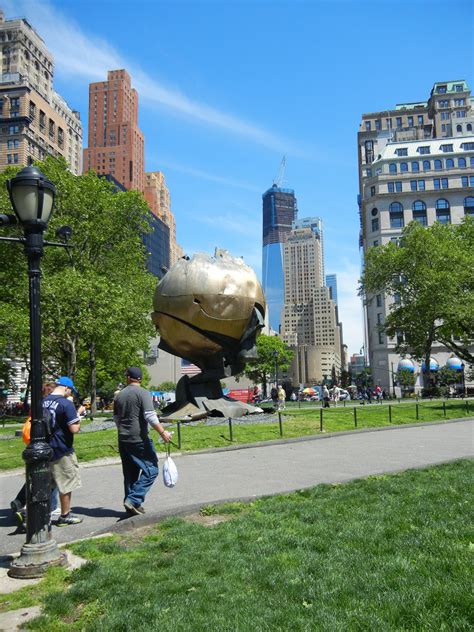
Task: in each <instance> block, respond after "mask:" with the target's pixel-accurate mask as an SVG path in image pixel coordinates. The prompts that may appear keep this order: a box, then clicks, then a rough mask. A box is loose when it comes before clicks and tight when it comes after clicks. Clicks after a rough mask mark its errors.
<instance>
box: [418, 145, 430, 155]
mask: <svg viewBox="0 0 474 632" xmlns="http://www.w3.org/2000/svg"><path fill="white" fill-rule="evenodd" d="M417 151H418V152H419V153H420V154H429V153H430V147H429V146H424V147H418V150H417Z"/></svg>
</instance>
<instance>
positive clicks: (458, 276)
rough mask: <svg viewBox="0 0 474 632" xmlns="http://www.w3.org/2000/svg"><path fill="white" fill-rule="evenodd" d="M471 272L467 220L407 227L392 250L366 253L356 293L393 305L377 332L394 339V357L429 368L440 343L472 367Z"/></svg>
mask: <svg viewBox="0 0 474 632" xmlns="http://www.w3.org/2000/svg"><path fill="white" fill-rule="evenodd" d="M473 270H474V219H473V218H470V217H466V218H465V219H464V220H463V221H462V222H461V224H456V225H452V224H441V223H439V222H435V223H434V224H433V225H432V226H429V227H424V226H422V225H421V224H419V223H417V222H411V223H410V224H409V225H408V226H407V227H406V228H405V229H404V231H403V234H402V237H401V239H400V241H399V243H398V244H395V243H393V242H390V243H388V244H385V245H383V246H378V247H374V248H370V249H369V250H368V252H367V254H366V258H365V270H364V275H363V277H362V279H361V288H360V291H361V293H362V294H363V295H365V296H366V297H367V296H369V295H372V296H373V295H376V294H380V293H385V294H386V295H388V296H391V297H392V298H393V299H394V302H393V303H392V305H391V306H390V313H389V314H387V315H386V318H385V322H384V323H383V325H382V326H381V328H382V329H383V331H384V332H385V333H386V334H387V335H388V336H390V337H396V338H397V340H398V342H397V345H396V350H397V352H398V353H401V354H406V353H408V354H411V355H412V356H413V357H414V358H416V359H417V360H422V359H424V360H425V363H426V366H427V367H429V366H430V356H431V349H432V346H433V344H434V343H441V344H443V345H445V346H446V347H447V348H448V349H450V350H451V351H452V352H453V353H455V354H456V355H458V356H459V357H460V358H462V359H463V360H465V361H467V362H469V363H473V362H474V356H473V354H472V347H471V348H469V345H470V343H471V341H472V339H473V338H474V274H473ZM369 300H370V299H369ZM400 334H402V335H400ZM427 375H428V380H429V371H427Z"/></svg>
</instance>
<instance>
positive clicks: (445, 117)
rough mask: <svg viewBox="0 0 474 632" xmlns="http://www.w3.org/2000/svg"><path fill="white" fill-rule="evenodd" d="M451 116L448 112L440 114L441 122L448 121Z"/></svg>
mask: <svg viewBox="0 0 474 632" xmlns="http://www.w3.org/2000/svg"><path fill="white" fill-rule="evenodd" d="M450 117H451V115H450V113H449V112H441V120H442V121H449V119H450Z"/></svg>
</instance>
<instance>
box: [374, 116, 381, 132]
mask: <svg viewBox="0 0 474 632" xmlns="http://www.w3.org/2000/svg"><path fill="white" fill-rule="evenodd" d="M375 129H376V130H377V131H379V130H381V129H382V123H381V121H380V119H375Z"/></svg>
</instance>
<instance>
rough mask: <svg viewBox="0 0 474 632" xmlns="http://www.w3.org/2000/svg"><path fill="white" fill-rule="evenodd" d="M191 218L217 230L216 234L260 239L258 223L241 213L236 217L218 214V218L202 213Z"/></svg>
mask: <svg viewBox="0 0 474 632" xmlns="http://www.w3.org/2000/svg"><path fill="white" fill-rule="evenodd" d="M192 218H193V221H194V222H198V223H200V224H205V225H207V226H212V227H213V228H214V229H216V230H217V234H219V233H220V232H222V231H225V232H228V233H232V234H234V235H235V234H237V235H244V236H247V237H252V238H253V237H255V235H258V237H260V231H261V229H262V228H261V223H260V222H257V221H255V220H250V219H248V218H246V217H244V216H243V215H242V214H241V213H239V215H238V216H236V215H235V214H232V213H229V212H222V213H219V215H218V216H216V215H215V214H212V215H205V214H204V213H199V214H196V215H193V216H192ZM256 246H257V248H258V244H256Z"/></svg>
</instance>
